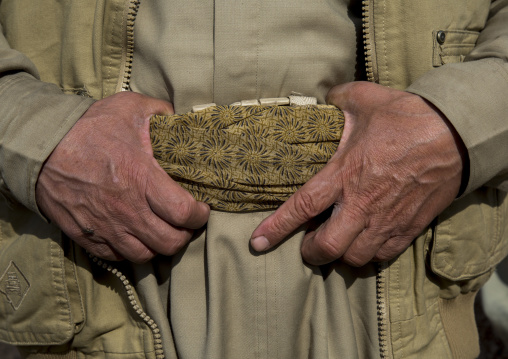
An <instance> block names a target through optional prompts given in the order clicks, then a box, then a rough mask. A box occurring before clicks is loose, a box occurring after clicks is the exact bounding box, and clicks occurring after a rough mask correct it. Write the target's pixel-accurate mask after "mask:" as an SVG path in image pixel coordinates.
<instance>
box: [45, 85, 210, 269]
mask: <svg viewBox="0 0 508 359" xmlns="http://www.w3.org/2000/svg"><path fill="white" fill-rule="evenodd" d="M172 113H173V107H172V105H171V104H170V103H168V102H165V101H161V100H157V99H154V98H150V97H147V96H143V95H140V94H136V93H127V92H123V93H119V94H116V95H113V96H110V97H107V98H105V99H103V100H100V101H97V102H95V103H94V104H93V105H92V106H91V107H90V108H89V109H88V111H87V112H86V113H85V114H84V115H83V116H82V117H81V119H79V120H78V122H77V123H76V124H75V125H74V126H73V128H72V129H71V130H70V131H69V132H68V133H67V135H66V136H65V137H64V138H63V140H62V141H61V142H60V143H59V144H58V146H57V147H56V148H55V150H54V151H53V153H52V154H51V156H50V157H49V158H48V160H47V161H46V163H45V164H44V166H43V168H42V170H41V172H40V175H39V179H38V182H37V186H36V200H37V204H38V206H39V208H40V210H41V211H42V213H44V215H45V216H47V217H48V219H50V220H51V221H52V222H54V223H55V224H57V225H58V226H59V227H60V228H61V229H62V230H63V231H64V232H65V233H66V234H67V235H68V236H69V237H70V238H71V239H73V240H74V241H76V242H77V243H78V244H79V245H81V246H82V247H83V248H85V249H86V250H88V251H89V252H90V253H92V254H94V255H96V256H98V257H101V258H105V259H110V260H119V259H123V258H125V259H128V260H130V261H133V262H137V263H141V262H145V261H148V260H150V259H151V258H152V257H154V256H155V255H156V253H161V254H165V255H172V254H174V253H176V252H177V251H178V250H179V249H181V248H182V247H183V246H184V245H185V244H186V243H187V242H188V241H189V240H190V238H191V236H192V234H193V230H195V229H198V228H200V227H202V226H203V225H204V224H205V223H206V222H207V220H208V215H209V211H210V209H209V207H208V206H207V205H206V204H204V203H201V202H197V201H195V200H194V199H193V198H192V196H191V195H190V194H189V193H188V192H187V191H185V190H184V189H182V188H181V187H180V186H179V185H178V184H177V183H176V182H174V181H173V180H172V179H171V178H170V177H169V176H168V175H167V174H166V173H165V172H164V170H162V168H161V167H160V166H159V165H158V164H157V162H156V161H155V159H154V158H153V153H152V147H151V143H150V136H149V118H150V116H151V115H152V114H172ZM87 228H88V229H92V230H93V234H92V233H86V232H87V231H86V229H87ZM89 232H90V231H89Z"/></svg>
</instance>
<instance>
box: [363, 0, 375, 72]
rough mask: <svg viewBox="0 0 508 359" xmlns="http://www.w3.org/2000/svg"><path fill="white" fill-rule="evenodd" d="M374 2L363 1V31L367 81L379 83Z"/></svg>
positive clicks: (371, 0) (370, 0)
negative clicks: (373, 14) (375, 44)
mask: <svg viewBox="0 0 508 359" xmlns="http://www.w3.org/2000/svg"><path fill="white" fill-rule="evenodd" d="M373 1H374V0H362V30H363V51H364V55H365V69H366V72H367V80H368V81H370V82H377V81H378V78H377V74H376V71H375V69H376V67H377V65H376V57H375V56H374V51H375V47H374V26H373V16H372V2H373Z"/></svg>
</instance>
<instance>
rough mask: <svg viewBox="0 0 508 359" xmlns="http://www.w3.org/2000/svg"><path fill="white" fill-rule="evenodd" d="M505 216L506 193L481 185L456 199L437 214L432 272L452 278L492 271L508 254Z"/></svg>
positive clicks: (461, 278)
mask: <svg viewBox="0 0 508 359" xmlns="http://www.w3.org/2000/svg"><path fill="white" fill-rule="evenodd" d="M507 218H508V199H507V194H506V192H503V191H500V190H497V189H494V188H486V187H483V188H480V189H478V190H476V191H475V192H472V193H470V194H468V195H467V196H465V197H463V198H461V199H459V200H456V201H455V202H454V203H453V204H452V205H451V206H450V207H448V208H447V209H446V210H445V211H444V212H443V213H442V214H441V215H440V216H439V217H438V224H437V226H436V228H435V231H434V238H433V243H432V248H431V253H430V266H431V269H432V271H433V272H434V273H436V274H437V275H439V276H441V277H443V278H446V279H449V280H452V281H463V280H469V279H473V278H476V277H478V276H480V275H482V274H485V273H487V272H489V271H491V270H492V269H493V268H494V267H495V266H496V265H497V264H498V263H499V262H500V261H501V260H502V259H503V258H504V257H505V256H506V255H507V253H508V238H507V236H508V221H507Z"/></svg>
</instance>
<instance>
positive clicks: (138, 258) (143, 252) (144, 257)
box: [127, 248, 155, 264]
mask: <svg viewBox="0 0 508 359" xmlns="http://www.w3.org/2000/svg"><path fill="white" fill-rule="evenodd" d="M154 257H155V253H154V252H153V251H151V250H150V249H149V248H142V249H139V250H137V251H134V252H133V253H132V255H130V256H129V258H127V259H129V260H130V261H131V262H133V263H137V264H143V263H146V262H148V261H149V260H151V259H153V258H154Z"/></svg>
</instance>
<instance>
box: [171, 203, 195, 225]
mask: <svg viewBox="0 0 508 359" xmlns="http://www.w3.org/2000/svg"><path fill="white" fill-rule="evenodd" d="M173 208H174V213H173V217H174V221H175V224H176V225H183V224H185V223H187V222H189V221H190V219H191V218H192V215H193V213H194V212H193V208H194V206H193V201H191V200H182V201H179V202H178V203H175V204H174V205H173Z"/></svg>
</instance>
